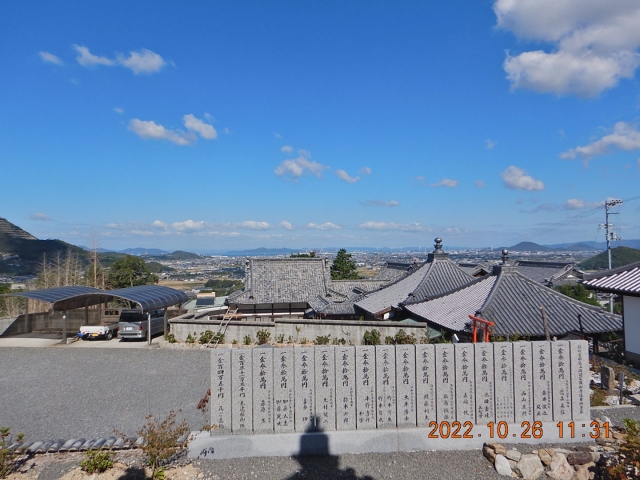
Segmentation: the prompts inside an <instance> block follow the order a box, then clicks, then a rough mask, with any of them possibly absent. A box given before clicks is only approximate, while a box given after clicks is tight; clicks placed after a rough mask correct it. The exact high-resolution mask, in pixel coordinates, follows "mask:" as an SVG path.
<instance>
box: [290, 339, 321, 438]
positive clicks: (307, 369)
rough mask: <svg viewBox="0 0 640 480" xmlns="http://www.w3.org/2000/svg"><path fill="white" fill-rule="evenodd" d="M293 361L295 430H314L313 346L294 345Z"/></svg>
mask: <svg viewBox="0 0 640 480" xmlns="http://www.w3.org/2000/svg"><path fill="white" fill-rule="evenodd" d="M294 362H295V363H294V373H293V375H294V382H295V384H294V395H295V397H294V400H295V405H294V411H295V431H296V432H309V431H314V430H315V414H316V387H315V357H314V354H313V347H295V348H294Z"/></svg>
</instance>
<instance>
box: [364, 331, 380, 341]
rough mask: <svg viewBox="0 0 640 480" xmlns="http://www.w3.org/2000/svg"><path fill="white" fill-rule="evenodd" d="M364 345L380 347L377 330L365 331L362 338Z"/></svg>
mask: <svg viewBox="0 0 640 480" xmlns="http://www.w3.org/2000/svg"><path fill="white" fill-rule="evenodd" d="M362 339H363V341H364V344H365V345H380V332H379V331H378V330H375V329H374V330H371V331H369V330H367V331H365V332H364V336H363V337H362Z"/></svg>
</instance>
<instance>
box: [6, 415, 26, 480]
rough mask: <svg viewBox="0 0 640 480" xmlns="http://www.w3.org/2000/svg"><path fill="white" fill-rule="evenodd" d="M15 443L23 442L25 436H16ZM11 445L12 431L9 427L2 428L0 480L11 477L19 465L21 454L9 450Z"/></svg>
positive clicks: (21, 434)
mask: <svg viewBox="0 0 640 480" xmlns="http://www.w3.org/2000/svg"><path fill="white" fill-rule="evenodd" d="M15 441H16V442H20V443H21V442H23V441H24V434H23V433H19V434H18V435H16V438H15ZM11 443H12V442H11V429H10V428H9V427H2V428H0V478H6V477H7V476H9V474H10V473H11V472H12V471H13V470H14V469H15V468H16V466H17V465H18V460H19V458H20V454H19V453H17V452H16V451H15V450H9V446H10V445H11Z"/></svg>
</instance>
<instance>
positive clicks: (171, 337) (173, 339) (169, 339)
mask: <svg viewBox="0 0 640 480" xmlns="http://www.w3.org/2000/svg"><path fill="white" fill-rule="evenodd" d="M164 339H165V340H166V341H167V342H169V343H176V341H177V340H176V336H175V335H174V334H173V333H167V334H165V336H164Z"/></svg>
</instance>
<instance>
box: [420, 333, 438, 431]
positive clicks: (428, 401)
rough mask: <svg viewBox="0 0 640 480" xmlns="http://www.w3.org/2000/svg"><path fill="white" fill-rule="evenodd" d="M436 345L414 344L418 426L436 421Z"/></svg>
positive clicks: (426, 425) (425, 425)
mask: <svg viewBox="0 0 640 480" xmlns="http://www.w3.org/2000/svg"><path fill="white" fill-rule="evenodd" d="M435 355H436V347H435V346H434V345H423V344H418V345H416V392H417V404H418V427H428V426H429V423H430V422H434V421H436V369H435V362H436V357H435Z"/></svg>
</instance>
